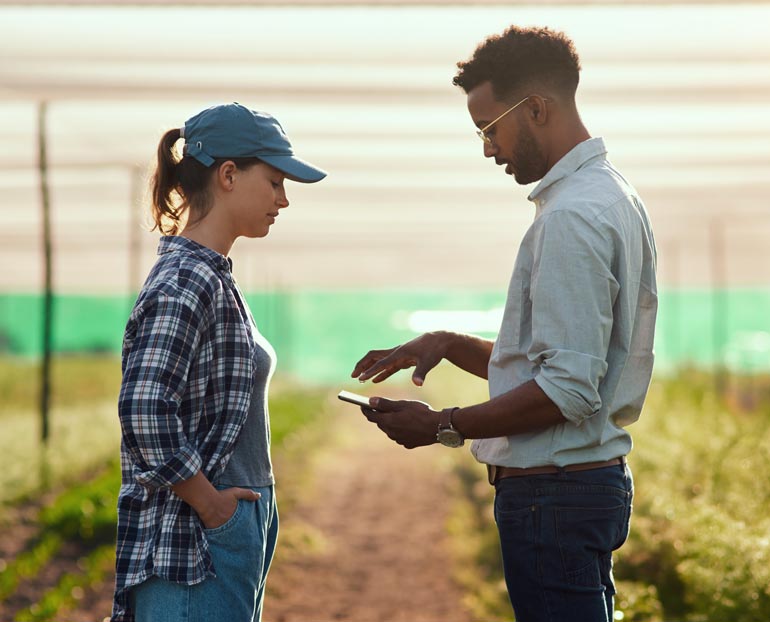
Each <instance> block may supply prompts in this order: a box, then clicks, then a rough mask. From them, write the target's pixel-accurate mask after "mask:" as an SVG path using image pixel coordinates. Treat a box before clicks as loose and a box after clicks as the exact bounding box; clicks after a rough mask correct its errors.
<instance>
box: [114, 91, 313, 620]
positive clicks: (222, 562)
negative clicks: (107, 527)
mask: <svg viewBox="0 0 770 622" xmlns="http://www.w3.org/2000/svg"><path fill="white" fill-rule="evenodd" d="M180 138H182V139H184V141H185V144H184V148H183V157H182V158H181V159H178V157H177V155H176V152H175V145H176V143H177V141H178V140H179V139H180ZM325 176H326V173H325V172H324V171H322V170H321V169H318V168H316V167H315V166H312V165H311V164H308V163H306V162H303V161H302V160H300V159H298V158H297V157H296V156H295V155H294V152H293V150H292V147H291V144H290V143H289V140H288V138H287V137H286V135H285V134H284V132H283V129H282V128H281V126H280V124H279V123H278V121H276V120H275V119H274V118H273V117H272V116H270V115H269V114H266V113H262V112H254V111H252V110H249V109H248V108H245V107H243V106H241V105H240V104H237V103H234V104H226V105H220V106H215V107H213V108H209V109H207V110H204V111H203V112H201V113H199V114H197V115H195V116H194V117H192V118H191V119H189V120H188V121H187V122H186V123H185V124H184V127H182V128H181V129H174V130H170V131H168V132H166V134H165V135H164V136H163V138H162V139H161V141H160V145H159V147H158V166H157V170H156V172H155V175H154V178H153V182H152V191H153V192H152V195H153V217H154V220H155V225H156V227H157V228H158V229H159V230H160V231H161V233H163V234H164V237H162V238H161V240H160V246H159V248H158V254H159V258H158V260H157V262H156V264H155V266H154V267H153V269H152V271H151V272H150V275H149V276H148V278H147V281H146V283H145V284H144V287H143V288H142V291H141V293H140V294H139V297H138V299H137V301H136V305H135V306H134V309H133V311H132V313H131V317H130V318H129V321H128V325H127V327H126V333H125V337H124V342H123V381H122V384H121V391H120V399H119V407H118V409H119V415H120V422H121V427H122V445H121V463H122V471H123V483H122V486H121V490H120V496H119V500H118V541H117V560H116V571H117V573H116V574H117V578H116V589H115V602H114V604H113V613H112V619H113V621H116V622H118V621H119V622H126V621H131V620H137V621H138V622H165V621H171V620H174V621H178V620H188V621H190V622H194V621H196V620H200V621H204V620H226V621H227V622H245V621H247V620H257V621H258V620H260V619H261V615H262V600H263V595H264V587H265V577H266V575H267V570H268V567H269V565H270V561H271V559H272V555H273V551H274V548H275V540H276V535H277V532H278V516H277V513H276V506H275V496H274V494H273V483H274V480H273V473H272V468H271V463H270V426H269V417H268V411H267V399H266V396H267V387H268V383H269V380H270V377H271V375H272V372H273V369H274V366H275V354H274V351H273V349H272V348H271V347H270V345H269V344H268V343H267V341H265V339H264V338H263V337H262V336H261V335H260V334H259V331H258V330H257V327H256V325H255V323H254V320H253V319H252V317H251V313H250V311H249V308H248V306H247V304H246V301H245V300H244V298H243V296H242V294H241V292H240V291H239V289H238V286H237V285H236V283H235V280H234V279H233V276H232V272H231V269H232V262H231V261H230V259H229V258H228V254H229V252H230V249H231V247H232V245H233V243H234V242H235V240H236V239H237V238H238V237H240V236H245V237H250V238H254V237H264V236H266V235H267V234H268V232H269V231H270V226H271V225H272V224H273V223H274V222H275V219H276V217H277V216H278V213H279V210H281V209H283V208H285V207H287V206H288V205H289V202H288V200H287V198H286V192H285V189H284V180H285V179H290V180H292V181H299V182H303V183H312V182H316V181H320V180H321V179H323V178H324V177H325Z"/></svg>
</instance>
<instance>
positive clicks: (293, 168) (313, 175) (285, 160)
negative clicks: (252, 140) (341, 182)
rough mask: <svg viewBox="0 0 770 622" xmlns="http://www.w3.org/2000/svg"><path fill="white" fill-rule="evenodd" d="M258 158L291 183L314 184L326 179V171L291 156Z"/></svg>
mask: <svg viewBox="0 0 770 622" xmlns="http://www.w3.org/2000/svg"><path fill="white" fill-rule="evenodd" d="M258 157H259V159H260V160H262V161H263V162H267V163H268V164H269V165H270V166H274V167H275V168H277V169H278V170H279V171H281V172H282V173H285V174H286V177H288V178H289V179H291V180H292V181H298V182H301V183H303V184H314V183H315V182H317V181H321V180H322V179H323V178H324V177H326V171H324V170H323V169H320V168H318V167H317V166H313V165H312V164H310V163H309V162H305V161H304V160H300V159H299V158H298V157H296V156H293V155H291V156H289V155H286V156H279V155H267V156H258Z"/></svg>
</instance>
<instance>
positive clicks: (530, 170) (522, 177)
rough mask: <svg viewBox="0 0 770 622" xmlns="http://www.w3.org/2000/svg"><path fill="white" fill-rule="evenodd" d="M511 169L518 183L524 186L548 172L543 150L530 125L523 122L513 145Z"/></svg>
mask: <svg viewBox="0 0 770 622" xmlns="http://www.w3.org/2000/svg"><path fill="white" fill-rule="evenodd" d="M511 169H512V172H513V178H514V179H515V180H516V183H517V184H519V185H522V186H526V185H527V184H531V183H532V182H534V181H539V180H541V179H542V178H543V177H545V174H546V173H547V172H548V164H547V162H546V158H545V155H543V150H542V149H541V148H540V145H538V144H537V141H536V140H535V135H534V134H533V133H532V131H531V130H530V129H529V127H527V126H526V125H523V124H522V126H521V128H520V130H519V135H518V137H517V140H516V144H515V145H514V146H513V155H512V157H511Z"/></svg>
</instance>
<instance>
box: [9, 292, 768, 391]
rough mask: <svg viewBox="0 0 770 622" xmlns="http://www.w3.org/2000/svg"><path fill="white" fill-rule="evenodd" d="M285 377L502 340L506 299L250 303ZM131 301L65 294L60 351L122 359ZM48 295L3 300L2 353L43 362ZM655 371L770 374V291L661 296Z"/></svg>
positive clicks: (462, 295) (468, 296)
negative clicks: (393, 354) (382, 351)
mask: <svg viewBox="0 0 770 622" xmlns="http://www.w3.org/2000/svg"><path fill="white" fill-rule="evenodd" d="M247 299H248V301H249V304H250V305H251V308H252V311H253V313H254V316H255V318H256V320H257V323H258V324H259V326H260V330H261V331H262V333H263V334H264V335H265V336H266V337H267V338H268V339H269V340H270V341H271V342H272V343H273V345H274V346H275V348H276V351H277V352H278V356H279V364H280V365H281V369H282V370H283V371H284V372H289V373H292V374H294V375H296V376H298V377H299V378H302V379H305V380H310V381H324V382H326V381H331V382H341V381H342V380H343V379H345V378H347V376H348V374H349V373H350V370H351V368H352V366H353V364H354V363H355V361H356V360H358V358H359V357H360V356H361V355H362V354H363V353H364V352H366V351H367V350H368V349H370V348H384V347H388V346H391V345H395V344H397V343H400V342H402V341H404V340H407V339H410V338H411V337H413V336H414V335H416V334H418V333H421V332H423V331H425V330H434V329H438V328H448V329H454V330H461V331H466V332H472V333H475V334H480V335H482V336H487V337H493V336H494V334H495V332H496V328H497V326H498V325H499V321H500V313H501V310H502V305H503V302H504V299H505V292H503V291H482V292H479V291H472V292H471V291H457V290H455V291H420V292H415V291H382V290H371V291H366V290H356V291H352V290H351V291H342V292H340V291H334V292H331V291H301V292H283V293H269V294H268V293H252V294H249V295H247ZM132 302H133V298H132V297H128V296H75V295H60V296H57V297H56V298H55V300H54V307H53V308H54V330H53V346H54V351H55V352H59V353H68V352H89V351H90V352H113V353H115V354H119V353H120V346H121V340H122V337H123V327H124V325H125V321H126V318H127V317H128V313H129V311H130V309H131V305H132ZM41 314H42V297H41V296H39V295H29V294H3V295H0V351H1V352H3V353H5V354H10V355H20V356H33V357H34V356H38V355H39V354H40V351H41V343H42V341H41V332H42V329H41V327H42V315H41ZM655 348H656V357H657V358H656V366H657V369H658V371H666V370H670V369H672V368H675V367H677V366H680V365H695V366H703V367H710V366H714V365H715V364H719V365H725V366H727V367H729V368H731V369H733V370H735V371H738V372H754V371H767V370H769V369H770V289H745V290H724V291H718V292H714V291H709V290H684V291H667V292H663V293H662V294H661V296H660V313H659V321H658V327H657V335H656V346H655Z"/></svg>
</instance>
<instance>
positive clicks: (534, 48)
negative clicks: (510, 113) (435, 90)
mask: <svg viewBox="0 0 770 622" xmlns="http://www.w3.org/2000/svg"><path fill="white" fill-rule="evenodd" d="M457 67H458V69H459V71H458V72H457V75H456V76H455V77H454V79H453V80H452V83H453V84H454V85H456V86H459V87H460V88H462V89H463V91H465V92H466V93H468V92H469V91H472V90H473V89H474V88H476V87H477V86H478V85H479V84H481V83H483V82H487V81H489V82H490V83H491V84H492V92H493V93H494V95H495V97H496V98H497V99H499V100H505V99H506V98H510V97H517V98H518V97H523V96H524V95H529V94H530V93H528V92H527V93H525V92H524V91H527V90H529V89H539V88H545V89H547V90H549V91H551V92H552V93H556V94H560V95H562V96H563V97H565V98H566V99H568V100H569V99H572V100H574V98H575V91H576V90H577V87H578V82H579V79H580V59H579V57H578V54H577V51H576V50H575V45H574V44H573V43H572V41H571V40H570V39H569V37H567V35H565V34H564V33H563V32H557V31H555V30H551V29H550V28H520V27H518V26H511V27H510V28H508V29H506V30H505V31H504V32H503V33H502V34H500V35H491V36H489V37H487V38H486V39H485V40H484V41H483V42H482V43H481V44H479V46H478V47H477V48H476V50H475V51H474V52H473V56H472V57H471V58H470V59H469V60H467V61H460V62H459V63H457ZM546 94H547V93H546Z"/></svg>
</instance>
